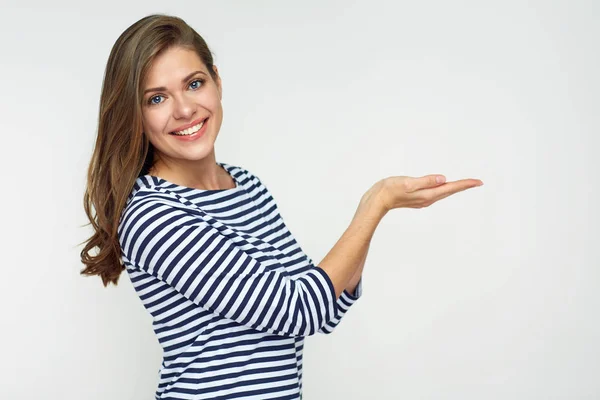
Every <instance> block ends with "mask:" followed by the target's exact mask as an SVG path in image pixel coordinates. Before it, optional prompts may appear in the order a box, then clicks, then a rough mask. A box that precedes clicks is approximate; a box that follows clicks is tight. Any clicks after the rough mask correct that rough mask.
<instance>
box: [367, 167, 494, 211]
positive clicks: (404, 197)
mask: <svg viewBox="0 0 600 400" xmlns="http://www.w3.org/2000/svg"><path fill="white" fill-rule="evenodd" d="M481 185H483V182H482V181H480V180H479V179H461V180H459V181H454V182H446V178H445V177H444V176H443V175H426V176H423V177H420V178H412V177H409V176H392V177H389V178H385V179H383V180H381V181H379V182H377V184H376V185H375V186H374V187H373V188H372V190H375V192H376V197H377V199H378V201H379V202H380V203H381V206H382V207H383V209H384V211H385V212H387V211H389V210H392V209H394V208H423V207H429V206H430V205H432V204H433V203H435V202H436V201H439V200H441V199H444V198H446V197H448V196H450V195H453V194H455V193H458V192H462V191H464V190H467V189H471V188H474V187H477V186H481Z"/></svg>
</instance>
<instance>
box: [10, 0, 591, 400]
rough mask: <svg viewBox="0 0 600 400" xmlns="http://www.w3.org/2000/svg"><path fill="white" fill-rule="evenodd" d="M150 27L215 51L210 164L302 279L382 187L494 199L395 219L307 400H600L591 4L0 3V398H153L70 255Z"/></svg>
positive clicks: (151, 340)
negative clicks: (105, 128) (438, 183)
mask: <svg viewBox="0 0 600 400" xmlns="http://www.w3.org/2000/svg"><path fill="white" fill-rule="evenodd" d="M152 13H166V14H172V15H177V16H179V17H181V18H183V19H184V20H185V21H186V22H188V23H189V24H190V25H191V26H192V27H193V28H194V29H196V30H197V31H198V32H199V33H200V34H201V35H202V36H203V37H204V38H205V39H206V41H207V42H208V44H209V46H210V47H211V48H212V51H213V52H214V56H215V62H216V65H217V66H218V67H219V70H220V73H221V76H222V79H223V107H224V121H223V125H222V128H221V132H220V136H219V139H218V141H217V144H216V154H217V160H218V161H222V162H226V163H229V164H234V165H240V166H242V167H244V168H247V169H249V170H250V171H252V172H253V173H255V174H256V175H258V176H259V177H260V178H261V179H262V180H263V181H264V183H265V184H266V185H267V186H268V187H269V189H270V190H271V192H272V193H273V195H274V197H275V199H276V201H277V202H278V204H279V207H280V209H281V212H282V215H283V217H284V218H285V220H286V222H287V224H288V226H289V227H290V229H291V230H292V232H293V233H294V235H295V236H296V238H297V240H298V241H299V243H300V244H301V246H302V247H303V249H304V250H305V252H306V253H307V254H308V255H309V256H310V257H311V258H312V259H313V260H315V262H317V263H318V262H319V261H320V260H321V259H322V258H323V257H324V256H325V255H326V254H327V252H328V251H329V249H330V248H331V247H332V246H333V245H334V244H335V242H336V241H337V239H338V238H339V237H340V235H341V234H342V233H343V231H344V230H345V228H346V227H347V225H348V224H349V222H350V220H351V218H352V215H353V213H354V211H355V208H356V206H357V204H358V201H359V199H360V197H361V196H362V194H363V193H364V192H365V191H366V190H367V189H368V188H369V187H370V186H371V185H372V184H373V183H375V182H376V181H377V180H378V179H382V178H385V177H387V176H391V175H408V176H422V175H426V174H430V173H442V174H445V175H446V176H447V178H448V179H449V180H457V179H462V178H477V179H482V180H483V181H484V183H485V185H484V186H483V187H480V188H476V189H472V190H470V191H467V192H464V193H460V194H457V195H455V196H452V197H449V198H447V199H445V200H442V201H441V202H439V203H437V204H434V205H433V206H431V207H430V208H426V209H421V210H409V209H403V210H394V211H393V212H391V213H389V214H388V215H387V216H386V217H385V219H384V220H383V221H382V223H381V225H380V227H379V229H378V230H377V232H376V234H375V237H374V239H373V243H372V245H371V250H370V254H369V257H368V260H367V263H366V270H365V273H364V278H363V279H364V297H363V298H362V299H361V300H360V301H359V302H358V303H357V304H356V305H355V306H354V307H353V309H352V310H351V311H350V312H349V313H348V314H347V316H346V317H345V319H344V321H343V322H342V324H341V325H340V326H339V327H338V329H337V330H336V332H335V333H333V334H332V335H329V336H326V335H317V336H313V337H310V338H308V339H307V342H306V349H305V353H304V354H305V359H304V362H305V364H304V385H305V386H304V387H305V389H304V391H305V399H308V400H317V399H511V400H514V399H524V400H525V399H527V400H532V399H599V398H600V292H599V289H600V272H599V270H600V256H599V252H598V242H599V239H600V229H599V223H600V220H599V212H598V205H600V190H599V181H600V179H599V177H598V175H599V174H600V163H599V162H598V159H597V156H598V152H599V150H600V139H599V135H600V101H599V95H598V94H599V93H600V78H599V76H600V74H598V71H600V50H599V49H600V24H598V21H599V19H600V3H599V2H598V1H566V0H565V1H528V2H523V1H453V2H449V1H442V0H438V1H421V2H408V1H402V2H393V1H375V0H369V1H366V0H364V1H314V0H313V1H306V0H305V1H302V2H300V1H220V2H217V1H210V2H208V1H185V2H183V1H181V2H172V3H167V2H165V1H144V2H134V1H131V2H127V1H108V0H107V1H102V2H91V3H88V2H82V3H75V2H74V1H73V2H61V1H58V2H56V1H53V2H42V1H37V2H30V1H19V2H9V3H6V2H2V7H1V11H0V33H1V35H0V49H1V55H0V59H1V66H0V79H1V81H2V82H1V88H2V96H0V107H1V108H0V110H1V111H0V112H1V116H2V117H1V119H0V127H1V128H2V132H1V134H2V142H1V143H2V156H1V157H0V163H1V164H0V170H1V171H2V197H1V202H2V204H1V207H0V213H1V214H0V217H1V221H2V227H3V229H2V238H1V239H2V240H1V245H2V276H3V278H2V279H1V280H0V296H1V297H0V300H1V304H2V313H1V318H0V325H1V329H0V339H1V343H2V351H1V353H0V354H1V357H2V362H1V363H0V393H1V394H0V397H2V398H3V399H11V400H13V399H14V400H17V399H62V400H64V399H73V400H75V399H77V400H79V399H86V400H96V399H97V400H100V399H114V400H125V399H127V400H129V399H131V400H138V399H139V400H142V399H150V398H153V395H154V391H155V389H156V384H157V372H158V368H159V365H160V361H161V356H162V355H161V350H160V347H159V345H158V342H157V340H156V339H155V337H154V333H153V332H152V327H151V319H150V316H149V315H148V314H147V313H146V311H145V310H144V309H143V307H142V304H141V301H140V300H139V299H138V298H137V295H136V294H135V293H134V291H133V289H132V286H131V283H130V281H129V279H128V277H127V275H126V274H124V275H123V276H122V278H121V281H120V284H119V286H118V287H109V288H103V287H102V284H101V281H100V279H99V278H84V277H81V276H80V275H79V271H80V269H81V268H82V267H83V264H81V262H80V259H79V252H80V251H81V248H82V246H79V245H78V243H81V242H82V241H84V240H85V239H87V238H88V237H89V235H90V233H91V230H90V229H91V228H90V227H85V226H83V225H84V224H85V223H86V222H87V221H86V218H85V214H84V212H83V206H82V204H83V203H82V196H83V190H84V185H85V176H86V170H87V166H88V162H89V159H90V156H91V153H92V148H93V144H94V140H95V134H96V124H97V120H98V105H99V98H100V89H101V83H102V75H103V72H104V68H105V65H106V61H107V58H108V54H109V52H110V49H111V47H112V45H113V43H114V42H115V40H116V39H117V37H118V36H119V35H120V34H121V33H122V32H123V30H125V29H126V28H127V27H128V26H129V25H131V24H133V23H134V22H135V21H137V20H139V19H140V18H142V17H144V16H146V15H148V14H152Z"/></svg>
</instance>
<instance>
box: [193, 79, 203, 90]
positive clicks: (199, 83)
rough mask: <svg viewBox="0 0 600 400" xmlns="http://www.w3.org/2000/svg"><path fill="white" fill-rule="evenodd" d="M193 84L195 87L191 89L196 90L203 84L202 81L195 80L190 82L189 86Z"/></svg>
mask: <svg viewBox="0 0 600 400" xmlns="http://www.w3.org/2000/svg"><path fill="white" fill-rule="evenodd" d="M195 83H197V85H196V86H194V87H192V89H198V88H199V87H200V85H202V84H203V83H204V82H203V81H202V79H196V80H195V81H192V83H190V86H193V85H194V84H195Z"/></svg>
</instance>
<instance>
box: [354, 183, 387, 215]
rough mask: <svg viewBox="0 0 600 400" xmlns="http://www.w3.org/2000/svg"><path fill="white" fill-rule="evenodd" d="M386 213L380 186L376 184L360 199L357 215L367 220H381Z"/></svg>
mask: <svg viewBox="0 0 600 400" xmlns="http://www.w3.org/2000/svg"><path fill="white" fill-rule="evenodd" d="M388 211H389V210H388V208H387V207H386V205H385V202H384V201H383V188H382V184H381V182H377V183H376V184H375V185H373V186H372V187H371V188H370V189H369V190H368V191H367V192H366V193H365V194H364V195H363V197H362V198H361V199H360V204H359V206H358V210H357V214H358V213H361V214H364V215H366V216H368V217H369V218H373V219H376V220H381V219H382V218H383V217H384V216H385V214H387V212H388Z"/></svg>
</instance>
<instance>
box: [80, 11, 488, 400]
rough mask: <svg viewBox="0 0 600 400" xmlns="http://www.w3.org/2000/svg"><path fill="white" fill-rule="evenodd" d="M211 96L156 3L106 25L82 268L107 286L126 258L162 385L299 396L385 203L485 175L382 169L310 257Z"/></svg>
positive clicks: (187, 37)
mask: <svg viewBox="0 0 600 400" xmlns="http://www.w3.org/2000/svg"><path fill="white" fill-rule="evenodd" d="M221 98H222V82H221V77H220V76H219V72H218V69H217V67H216V66H214V65H213V59H212V55H211V53H210V50H209V49H208V47H207V45H206V43H205V41H204V40H203V39H202V37H201V36H200V35H198V33H196V32H195V31H194V30H193V29H192V28H190V27H189V26H188V25H187V24H186V23H185V22H184V21H183V20H181V19H179V18H176V17H171V16H165V15H151V16H148V17H145V18H143V19H141V20H139V21H137V22H136V23H134V24H133V25H132V26H131V27H129V28H127V29H126V30H125V32H123V34H122V35H121V36H120V37H119V38H118V39H117V41H116V43H115V44H114V46H113V49H112V51H111V53H110V56H109V58H108V63H107V66H106V71H105V76H104V83H103V88H102V95H101V99H100V118H99V126H98V136H97V139H96V144H95V148H94V152H93V156H92V160H91V162H90V166H89V171H88V180H87V187H86V192H85V194H84V206H85V211H86V213H87V216H88V218H89V219H90V223H91V225H92V227H93V229H94V234H93V235H92V237H91V238H89V239H88V241H87V243H86V244H85V247H84V248H83V250H82V251H81V260H82V262H83V263H84V264H85V268H84V269H83V271H82V274H84V275H98V276H100V278H102V282H103V283H104V285H105V286H106V285H108V284H109V283H114V284H117V282H118V279H119V276H120V274H121V273H122V271H123V270H126V271H127V275H128V276H129V278H130V280H131V282H132V284H133V286H134V288H135V290H136V292H137V294H138V295H139V297H140V300H141V301H142V303H143V304H144V306H145V308H146V309H147V310H148V312H149V313H150V315H151V316H152V318H153V320H154V323H153V326H154V330H155V333H156V336H157V338H158V341H159V343H160V345H161V346H162V348H163V363H162V365H161V368H160V376H159V382H158V389H157V391H156V398H157V399H208V398H220V399H230V398H236V399H298V398H301V396H302V376H303V375H302V366H303V362H302V353H303V349H304V338H305V337H306V336H310V335H313V334H315V333H331V332H333V330H334V329H335V328H336V326H338V324H339V323H340V321H341V320H342V317H343V316H344V315H345V314H346V312H347V311H348V310H349V308H350V307H351V306H352V304H354V302H355V301H357V299H358V298H359V297H360V296H361V293H362V271H363V266H364V264H365V259H366V257H367V252H368V248H369V244H370V241H371V238H372V237H373V233H374V231H375V229H376V227H377V225H378V224H379V222H380V221H381V219H382V218H383V216H384V215H385V214H386V213H387V212H388V211H389V210H391V209H393V208H400V207H412V208H421V207H425V206H428V205H430V204H433V203H434V202H435V201H437V200H439V199H442V198H444V197H447V196H449V195H451V194H453V193H456V192H459V191H462V190H465V189H468V188H471V187H474V186H479V185H481V182H480V181H478V180H475V179H466V180H462V181H457V182H449V183H446V182H445V178H444V177H443V176H441V175H428V176H425V177H421V178H410V177H402V176H399V177H390V178H387V179H383V180H381V181H378V182H376V183H375V184H374V185H373V186H372V187H371V188H370V189H369V190H368V191H367V192H366V193H365V194H364V196H363V197H362V198H361V200H360V202H359V205H358V209H357V211H356V213H355V215H354V218H353V219H352V222H351V223H350V226H349V227H348V229H347V230H346V231H345V232H344V234H343V235H342V236H341V237H340V239H339V240H338V241H337V242H336V244H335V245H334V246H333V247H332V249H331V251H330V252H329V253H328V254H327V256H326V257H325V258H324V259H323V260H322V261H321V263H320V264H319V265H315V264H314V263H313V261H312V260H311V259H310V258H309V257H308V256H307V255H306V254H305V253H304V252H303V251H302V249H301V247H300V246H299V244H298V243H297V241H296V240H295V239H294V237H293V235H292V234H291V232H290V231H289V229H288V228H287V227H286V224H285V223H284V221H283V218H282V217H281V215H280V213H279V211H278V207H277V205H276V203H275V200H274V199H273V196H272V195H271V194H270V192H269V190H268V189H267V188H266V187H265V185H264V184H263V183H262V182H261V181H260V179H259V178H258V177H257V176H256V175H254V174H252V173H251V172H250V171H248V170H246V169H244V168H242V167H239V166H234V165H229V164H225V163H219V162H217V161H216V156H215V141H216V139H217V136H218V134H219V130H220V127H221V122H222V119H223V110H222V106H221ZM94 250H97V253H96V254H92V251H94Z"/></svg>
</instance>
